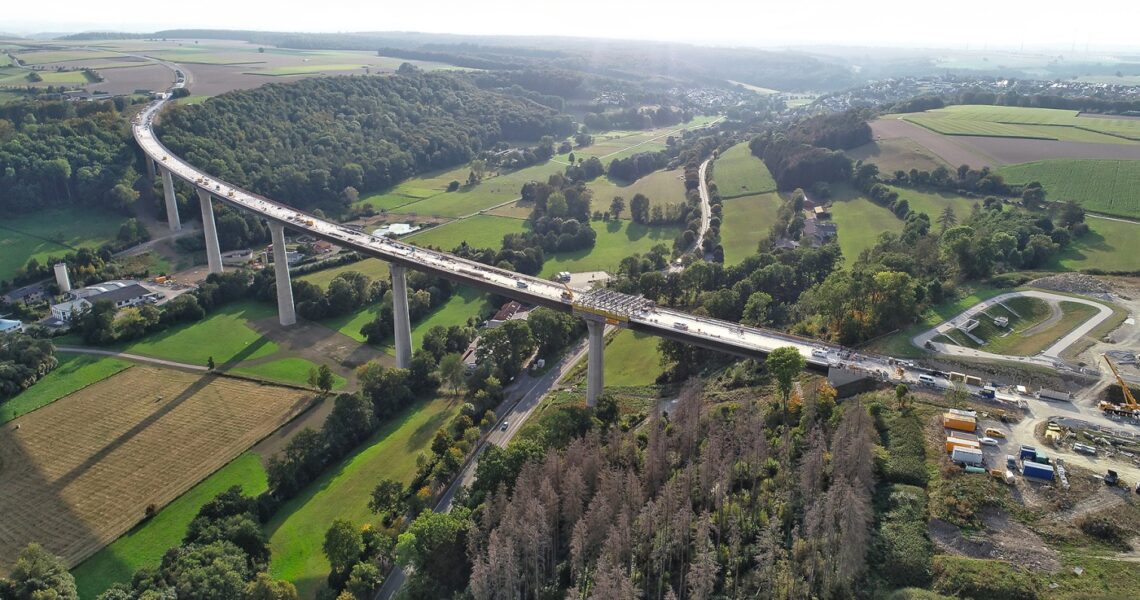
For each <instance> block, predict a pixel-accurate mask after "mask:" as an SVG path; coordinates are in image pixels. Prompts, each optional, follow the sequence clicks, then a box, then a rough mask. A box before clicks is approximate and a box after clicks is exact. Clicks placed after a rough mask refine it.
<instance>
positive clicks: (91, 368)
mask: <svg viewBox="0 0 1140 600" xmlns="http://www.w3.org/2000/svg"><path fill="white" fill-rule="evenodd" d="M57 358H58V359H59V366H58V367H56V368H55V370H53V371H52V372H51V373H48V374H47V375H46V376H44V378H43V379H40V380H39V381H37V382H36V383H35V385H33V386H32V387H30V388H28V389H26V390H24V391H23V392H20V393H19V394H17V395H16V396H15V397H13V398H10V399H9V400H8V401H6V402H4V403H3V404H0V425H3V424H4V423H7V422H8V421H11V420H12V419H15V418H16V417H19V416H21V415H24V414H27V413H30V412H32V411H33V410H36V409H37V408H40V407H42V406H47V405H48V404H51V403H52V402H55V401H56V400H59V399H60V398H63V397H64V396H66V395H68V394H70V393H72V392H74V391H76V390H79V389H82V388H84V387H87V386H89V385H91V384H93V383H95V382H97V381H102V380H104V379H106V378H108V377H110V376H112V375H114V374H115V373H118V372H119V371H122V370H123V369H126V368H127V367H130V366H131V364H130V363H128V362H124V361H121V360H118V359H114V358H103V357H98V356H90V355H85V354H59V355H57Z"/></svg>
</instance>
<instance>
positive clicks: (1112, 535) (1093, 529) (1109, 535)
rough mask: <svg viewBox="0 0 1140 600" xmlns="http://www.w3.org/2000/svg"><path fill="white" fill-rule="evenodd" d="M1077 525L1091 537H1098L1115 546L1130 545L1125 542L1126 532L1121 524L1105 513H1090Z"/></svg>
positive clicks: (1124, 546) (1125, 546)
mask: <svg viewBox="0 0 1140 600" xmlns="http://www.w3.org/2000/svg"><path fill="white" fill-rule="evenodd" d="M1077 526H1078V527H1080V528H1081V531H1083V532H1084V533H1085V535H1088V536H1089V537H1093V538H1096V539H1098V540H1100V541H1102V542H1105V543H1108V544H1111V545H1113V546H1118V547H1123V548H1127V547H1128V544H1127V543H1125V540H1124V538H1125V535H1124V532H1123V531H1121V528H1120V526H1119V525H1117V524H1116V523H1114V522H1112V521H1110V520H1109V519H1108V518H1106V517H1105V516H1103V515H1090V516H1088V517H1085V518H1084V519H1081V522H1080V523H1078V524H1077Z"/></svg>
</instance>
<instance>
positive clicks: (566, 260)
mask: <svg viewBox="0 0 1140 600" xmlns="http://www.w3.org/2000/svg"><path fill="white" fill-rule="evenodd" d="M590 226H591V227H593V228H594V231H597V232H598V238H597V240H596V241H595V245H594V247H593V248H592V249H590V250H578V251H575V252H561V253H558V254H551V255H548V256H547V257H546V262H545V263H544V264H543V266H542V273H540V276H542V277H550V276H552V275H554V274H555V273H557V272H559V271H571V272H576V271H613V270H615V269H617V267H618V264H619V263H621V259H623V258H625V257H627V256H629V255H631V254H634V253H639V252H647V251H649V250H650V249H651V248H653V247H654V246H656V245H657V244H665V246H666V247H668V248H672V247H673V240H674V239H675V238H676V237H677V235H679V234H680V233H681V228H680V227H679V226H675V225H673V226H666V227H650V226H648V225H642V224H640V223H634V222H632V221H625V220H620V221H609V222H601V221H591V222H590Z"/></svg>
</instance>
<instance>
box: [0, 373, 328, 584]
mask: <svg viewBox="0 0 1140 600" xmlns="http://www.w3.org/2000/svg"><path fill="white" fill-rule="evenodd" d="M308 401H309V395H308V394H307V393H305V392H302V391H298V390H293V389H289V388H283V387H278V386H266V385H259V384H256V383H251V382H248V381H243V380H237V379H229V378H221V377H217V376H203V375H199V374H194V373H186V372H182V371H175V370H167V369H159V368H155V367H149V366H138V367H134V368H132V369H128V370H127V371H125V372H123V373H120V374H118V375H116V376H114V377H110V378H108V379H105V380H103V381H101V382H98V383H95V384H93V385H91V386H88V387H87V388H84V389H83V390H81V391H79V392H76V393H74V394H71V395H70V396H67V397H66V398H62V399H60V400H58V401H56V402H54V403H52V404H50V405H48V406H46V407H44V408H41V409H40V410H38V411H35V412H33V413H31V414H28V415H25V416H23V417H21V418H19V419H17V420H15V421H13V422H11V423H8V424H6V425H4V426H3V427H0V514H3V515H4V518H3V520H2V521H0V572H7V570H8V569H10V568H11V566H12V564H13V562H14V560H15V557H16V554H17V552H18V551H19V549H20V548H22V547H23V546H25V545H26V544H27V543H29V542H31V541H37V542H40V543H41V544H43V545H44V546H45V547H46V548H47V549H48V550H50V551H51V552H53V553H54V554H58V555H60V556H62V557H63V558H64V560H66V561H67V563H68V564H69V565H75V564H77V563H79V562H80V561H82V560H83V559H84V558H86V557H88V556H90V555H91V554H93V553H94V552H96V551H97V550H99V549H100V548H102V547H103V546H104V545H106V544H108V543H110V542H111V541H113V540H114V539H116V538H117V537H119V536H120V535H122V534H123V533H124V532H126V531H127V530H128V529H130V528H131V527H132V526H133V525H135V524H136V523H138V522H139V521H141V520H142V519H143V518H144V516H145V513H146V508H147V507H148V506H149V505H152V504H153V505H155V506H157V507H161V506H163V505H165V504H167V503H169V502H170V501H172V500H174V499H175V498H177V497H178V496H179V495H180V494H182V493H183V492H185V491H186V490H188V489H190V488H191V487H192V486H193V485H194V484H196V483H198V482H199V481H201V480H202V479H203V478H205V477H206V476H208V475H209V474H210V473H212V472H214V471H215V470H217V469H218V468H220V467H221V466H223V465H225V464H226V463H227V462H229V461H230V460H232V459H234V458H235V457H236V456H238V455H239V454H241V453H242V452H243V451H245V450H246V449H247V448H249V447H250V446H252V445H253V444H254V443H256V442H257V441H258V440H259V439H261V438H263V437H265V436H266V435H268V434H269V433H271V432H273V431H274V430H275V429H277V428H278V427H279V426H280V425H282V424H283V423H285V422H286V421H288V420H289V419H290V418H292V417H293V416H294V415H296V414H297V413H299V412H300V411H301V410H302V409H303V408H304V407H305V406H307V404H308ZM17 428H18V429H17ZM61 442H65V443H61Z"/></svg>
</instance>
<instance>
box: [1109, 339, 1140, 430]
mask: <svg viewBox="0 0 1140 600" xmlns="http://www.w3.org/2000/svg"><path fill="white" fill-rule="evenodd" d="M1100 357H1101V358H1103V359H1104V362H1106V363H1108V368H1109V369H1112V374H1113V376H1115V377H1116V383H1117V384H1119V385H1120V392H1121V393H1122V394H1124V402H1121V403H1120V404H1115V403H1112V402H1101V403H1100V405H1099V406H1100V409H1101V410H1102V411H1104V412H1106V413H1108V414H1110V415H1116V416H1120V417H1132V418H1133V419H1136V418H1140V403H1138V402H1136V398H1135V397H1133V396H1132V390H1130V389H1129V388H1128V384H1127V383H1125V382H1124V379H1123V378H1122V377H1121V376H1120V372H1119V371H1117V370H1116V365H1114V364H1112V361H1111V360H1109V359H1108V355H1107V354H1101V355H1100Z"/></svg>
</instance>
